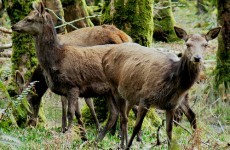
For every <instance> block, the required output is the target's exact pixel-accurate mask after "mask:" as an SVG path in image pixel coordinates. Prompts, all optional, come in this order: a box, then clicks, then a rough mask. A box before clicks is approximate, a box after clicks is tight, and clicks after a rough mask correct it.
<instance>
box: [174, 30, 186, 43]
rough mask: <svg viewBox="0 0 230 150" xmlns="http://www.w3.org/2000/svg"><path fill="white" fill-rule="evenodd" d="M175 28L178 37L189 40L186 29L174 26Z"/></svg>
mask: <svg viewBox="0 0 230 150" xmlns="http://www.w3.org/2000/svg"><path fill="white" fill-rule="evenodd" d="M174 30H175V32H176V35H177V37H178V38H180V39H183V40H185V41H187V40H188V34H187V32H186V31H185V30H184V29H181V28H179V27H176V26H174Z"/></svg>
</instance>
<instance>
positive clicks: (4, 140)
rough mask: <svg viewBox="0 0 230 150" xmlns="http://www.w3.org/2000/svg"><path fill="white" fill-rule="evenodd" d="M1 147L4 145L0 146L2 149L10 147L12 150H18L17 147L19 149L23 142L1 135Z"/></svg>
mask: <svg viewBox="0 0 230 150" xmlns="http://www.w3.org/2000/svg"><path fill="white" fill-rule="evenodd" d="M0 145H3V146H0V148H4V146H8V147H9V148H10V149H16V148H15V147H19V146H20V145H21V141H20V140H19V139H17V138H14V137H12V136H9V135H4V134H0Z"/></svg>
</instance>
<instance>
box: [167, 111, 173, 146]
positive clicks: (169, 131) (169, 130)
mask: <svg viewBox="0 0 230 150" xmlns="http://www.w3.org/2000/svg"><path fill="white" fill-rule="evenodd" d="M174 112H175V110H174V109H173V110H166V132H167V136H168V145H170V143H171V140H172V128H173V116H174Z"/></svg>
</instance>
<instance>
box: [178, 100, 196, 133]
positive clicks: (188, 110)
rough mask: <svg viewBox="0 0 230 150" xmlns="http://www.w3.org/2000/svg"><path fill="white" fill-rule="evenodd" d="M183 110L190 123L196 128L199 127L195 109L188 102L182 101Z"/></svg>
mask: <svg viewBox="0 0 230 150" xmlns="http://www.w3.org/2000/svg"><path fill="white" fill-rule="evenodd" d="M180 107H181V110H182V112H183V113H184V114H185V116H186V117H187V119H188V120H189V122H190V125H191V126H192V128H193V129H194V130H196V128H197V123H196V114H195V113H194V112H193V110H192V109H191V108H190V106H189V104H188V103H182V104H181V106H180Z"/></svg>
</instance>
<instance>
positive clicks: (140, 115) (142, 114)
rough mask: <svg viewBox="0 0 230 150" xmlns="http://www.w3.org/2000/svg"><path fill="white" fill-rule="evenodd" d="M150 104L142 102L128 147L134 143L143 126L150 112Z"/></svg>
mask: <svg viewBox="0 0 230 150" xmlns="http://www.w3.org/2000/svg"><path fill="white" fill-rule="evenodd" d="M149 107H150V106H144V105H142V104H141V103H140V104H139V106H138V111H137V119H136V123H135V126H134V129H133V133H132V136H131V138H130V139H129V143H128V145H127V149H129V148H130V146H131V145H132V142H133V139H134V137H135V136H136V135H137V134H138V132H139V131H140V130H141V126H142V123H143V120H144V118H145V116H146V114H147V112H148V109H149Z"/></svg>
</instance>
